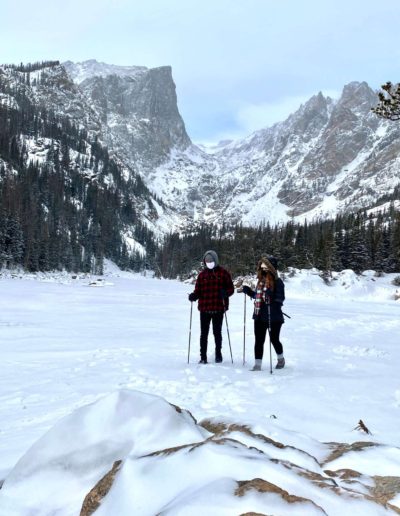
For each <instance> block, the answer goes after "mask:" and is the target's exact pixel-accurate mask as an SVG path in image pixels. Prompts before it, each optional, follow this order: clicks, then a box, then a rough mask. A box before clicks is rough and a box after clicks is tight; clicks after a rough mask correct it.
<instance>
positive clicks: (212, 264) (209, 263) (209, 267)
mask: <svg viewBox="0 0 400 516" xmlns="http://www.w3.org/2000/svg"><path fill="white" fill-rule="evenodd" d="M206 265H207V267H208V269H213V268H214V267H215V262H206Z"/></svg>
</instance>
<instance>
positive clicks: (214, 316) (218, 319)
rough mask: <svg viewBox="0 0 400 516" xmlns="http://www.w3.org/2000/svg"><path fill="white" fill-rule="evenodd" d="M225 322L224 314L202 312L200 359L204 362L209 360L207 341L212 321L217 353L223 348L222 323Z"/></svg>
mask: <svg viewBox="0 0 400 516" xmlns="http://www.w3.org/2000/svg"><path fill="white" fill-rule="evenodd" d="M223 320H224V312H213V313H211V312H200V329H201V332H200V357H201V359H202V360H206V359H207V340H208V332H209V329H210V322H211V321H212V326H213V333H214V339H215V352H216V353H220V352H221V347H222V332H221V330H222V321H223Z"/></svg>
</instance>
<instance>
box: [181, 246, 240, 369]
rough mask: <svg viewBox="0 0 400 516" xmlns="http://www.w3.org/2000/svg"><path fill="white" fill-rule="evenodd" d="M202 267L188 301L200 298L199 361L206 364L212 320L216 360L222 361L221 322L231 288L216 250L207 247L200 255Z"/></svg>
mask: <svg viewBox="0 0 400 516" xmlns="http://www.w3.org/2000/svg"><path fill="white" fill-rule="evenodd" d="M203 264H204V265H205V269H204V270H202V271H201V272H200V274H199V275H198V277H197V281H196V285H195V287H194V291H193V292H192V293H191V294H189V301H191V302H193V301H197V300H198V301H199V303H198V309H199V311H200V330H201V331H200V364H207V341H208V332H209V329H210V323H211V321H212V325H213V333H214V339H215V361H216V362H217V363H219V362H222V352H221V348H222V331H221V330H222V322H223V319H224V313H225V311H226V310H228V308H229V296H231V295H232V294H233V292H234V288H233V283H232V278H231V275H230V274H229V272H228V271H227V270H226V269H224V268H223V267H221V266H220V265H219V262H218V255H217V253H216V252H215V251H207V252H206V253H205V254H204V257H203Z"/></svg>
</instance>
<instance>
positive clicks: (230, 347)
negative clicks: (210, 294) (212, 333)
mask: <svg viewBox="0 0 400 516" xmlns="http://www.w3.org/2000/svg"><path fill="white" fill-rule="evenodd" d="M224 314H225V322H226V331H227V333H228V342H229V349H230V351H231V360H232V364H233V356H232V346H231V338H230V336H229V327H228V318H227V316H226V310H225V301H224Z"/></svg>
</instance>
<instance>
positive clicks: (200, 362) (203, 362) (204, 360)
mask: <svg viewBox="0 0 400 516" xmlns="http://www.w3.org/2000/svg"><path fill="white" fill-rule="evenodd" d="M199 364H208V362H207V359H206V358H200V360H199Z"/></svg>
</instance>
